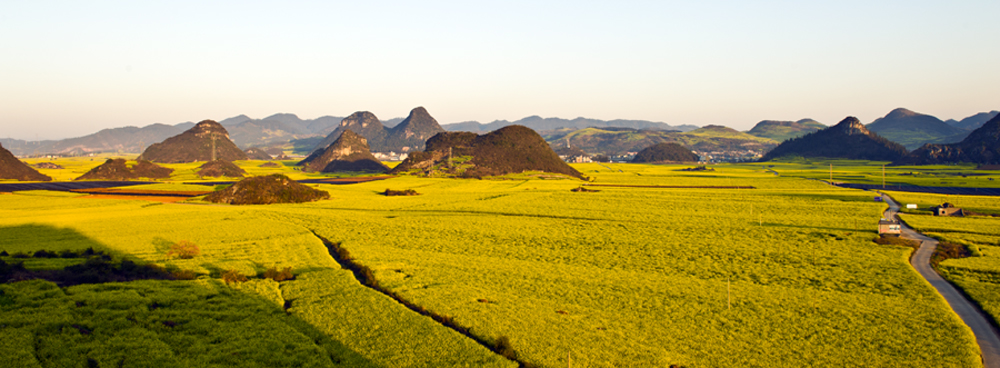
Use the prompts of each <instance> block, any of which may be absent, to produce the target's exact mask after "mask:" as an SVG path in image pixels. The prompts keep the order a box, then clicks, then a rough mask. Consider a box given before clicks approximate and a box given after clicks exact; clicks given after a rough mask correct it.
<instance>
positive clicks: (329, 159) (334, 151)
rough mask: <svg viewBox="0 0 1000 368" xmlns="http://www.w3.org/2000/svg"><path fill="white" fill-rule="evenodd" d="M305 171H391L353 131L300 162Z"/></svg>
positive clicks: (346, 131)
mask: <svg viewBox="0 0 1000 368" xmlns="http://www.w3.org/2000/svg"><path fill="white" fill-rule="evenodd" d="M299 165H300V166H302V170H303V171H318V172H374V173H384V172H387V171H389V168H388V167H386V166H385V165H384V164H382V162H380V161H379V160H378V159H377V158H375V156H374V155H372V153H371V151H370V150H369V149H368V142H367V140H366V139H365V138H364V137H362V136H361V135H360V134H357V133H355V132H353V131H351V130H344V131H343V133H341V134H340V137H339V138H337V140H336V141H334V142H333V143H331V144H330V145H329V146H327V147H326V148H325V149H322V150H317V151H315V152H313V153H312V154H311V155H309V157H307V158H306V159H305V160H302V161H301V162H299Z"/></svg>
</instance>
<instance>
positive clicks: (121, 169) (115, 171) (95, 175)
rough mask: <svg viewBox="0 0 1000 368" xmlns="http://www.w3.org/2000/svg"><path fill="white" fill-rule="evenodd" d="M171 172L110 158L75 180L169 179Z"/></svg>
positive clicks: (141, 161)
mask: <svg viewBox="0 0 1000 368" xmlns="http://www.w3.org/2000/svg"><path fill="white" fill-rule="evenodd" d="M173 171H174V169H171V168H166V167H163V166H160V165H157V164H154V163H152V162H149V161H145V160H139V161H133V162H129V161H126V160H125V159H123V158H112V159H108V160H107V161H105V162H104V163H103V164H101V165H99V166H97V167H95V168H93V169H90V171H88V172H87V173H86V174H83V175H81V176H80V177H79V178H76V179H75V180H135V179H142V178H146V179H165V178H169V177H170V173H172V172H173Z"/></svg>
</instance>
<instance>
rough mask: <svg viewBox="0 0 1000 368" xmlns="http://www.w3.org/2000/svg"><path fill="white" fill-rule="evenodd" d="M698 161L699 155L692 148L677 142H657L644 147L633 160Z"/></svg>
mask: <svg viewBox="0 0 1000 368" xmlns="http://www.w3.org/2000/svg"><path fill="white" fill-rule="evenodd" d="M693 161H695V162H696V161H698V155H696V154H694V153H693V152H691V150H689V149H687V148H684V146H681V145H679V144H677V143H657V144H654V145H652V146H649V147H646V148H643V149H642V151H639V153H636V154H635V158H634V159H632V162H635V163H653V162H693Z"/></svg>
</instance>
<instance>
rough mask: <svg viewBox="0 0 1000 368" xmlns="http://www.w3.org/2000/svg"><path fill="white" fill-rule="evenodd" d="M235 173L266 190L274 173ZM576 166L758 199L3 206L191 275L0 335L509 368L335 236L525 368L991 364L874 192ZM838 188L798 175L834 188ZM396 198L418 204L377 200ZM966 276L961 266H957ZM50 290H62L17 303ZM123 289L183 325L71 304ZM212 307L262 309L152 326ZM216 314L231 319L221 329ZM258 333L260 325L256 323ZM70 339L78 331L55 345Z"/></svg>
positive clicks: (466, 190) (484, 183)
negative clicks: (176, 248)
mask: <svg viewBox="0 0 1000 368" xmlns="http://www.w3.org/2000/svg"><path fill="white" fill-rule="evenodd" d="M248 162H252V161H248ZM166 166H168V167H173V168H178V169H182V168H181V167H180V166H178V165H166ZM241 166H242V167H243V168H244V169H247V170H248V171H250V169H251V168H253V167H259V163H255V164H242V165H241ZM196 167H197V166H192V168H190V169H191V172H192V173H193V170H194V169H196ZM574 167H575V168H576V169H577V170H579V171H580V172H582V173H583V174H584V175H586V176H588V177H590V178H592V179H593V183H594V184H622V185H636V186H639V185H661V186H665V185H677V186H744V187H746V186H752V187H754V188H755V189H712V188H701V189H698V188H690V189H665V188H641V187H597V186H594V187H590V188H591V189H595V190H599V191H598V192H571V191H570V189H573V188H577V187H580V186H581V184H586V183H587V182H585V181H579V180H552V179H547V176H540V175H534V174H531V173H528V174H518V175H510V176H507V177H504V178H496V179H494V180H458V179H442V178H416V177H398V178H393V179H388V180H383V181H375V182H367V183H361V184H353V185H326V184H312V185H313V186H314V187H318V188H320V189H323V190H326V191H328V192H329V193H330V195H331V199H330V200H325V201H319V202H313V203H307V204H296V205H273V206H216V205H212V206H209V205H197V204H159V203H155V202H146V201H126V200H90V199H86V198H85V197H67V196H65V195H60V194H52V195H48V192H40V193H39V192H34V193H30V194H32V195H22V194H20V193H15V194H12V195H2V196H0V234H2V235H3V236H2V237H0V250H5V251H7V252H9V253H15V252H32V251H35V250H39V249H47V250H52V251H60V250H64V249H81V248H86V247H95V249H96V248H100V249H103V250H106V251H108V252H110V253H112V254H114V255H115V256H116V257H125V258H130V259H135V260H139V261H144V262H151V263H154V264H158V265H161V266H163V267H165V268H167V269H170V270H189V271H193V272H195V273H196V274H197V275H199V278H198V279H197V280H192V281H135V282H129V283H123V284H121V285H120V286H118V287H116V288H112V289H106V288H102V286H101V285H79V286H73V287H67V288H54V286H52V284H51V283H47V282H42V281H32V283H30V284H28V283H14V284H9V285H4V286H3V288H4V289H3V290H4V292H5V294H4V295H5V296H4V298H6V299H4V300H9V302H4V303H0V309H2V310H3V314H2V316H3V317H0V319H4V321H0V324H4V325H6V326H15V325H14V324H13V322H6V321H7V320H11V321H14V320H20V321H24V320H25V319H26V318H28V316H29V315H31V313H34V312H33V309H31V308H29V307H30V306H33V305H36V304H37V305H42V304H44V303H49V304H51V305H52V307H51V308H53V310H60V309H59V308H63V309H66V310H65V311H61V312H59V313H61V314H60V316H61V317H59V318H62V319H60V320H58V321H52V322H51V323H43V324H31V323H27V322H22V323H21V324H18V325H16V326H17V327H16V329H15V328H4V329H3V333H4V334H5V336H11V338H12V339H15V338H16V339H19V340H9V341H21V342H22V343H23V342H25V341H41V340H45V341H53V342H52V343H51V344H53V345H52V346H69V344H72V343H73V342H74V341H78V339H89V340H88V341H89V342H88V344H89V345H87V344H82V345H80V347H77V348H73V349H75V350H73V349H69V348H66V349H64V350H66V351H62V350H60V351H59V352H58V353H53V354H50V355H51V356H58V357H83V358H81V359H78V360H77V361H78V363H74V364H80V365H83V364H86V359H87V358H86V357H92V358H93V359H100V360H101V361H102V362H105V361H107V362H111V361H113V360H114V359H118V357H117V356H115V355H114V354H110V353H107V354H105V355H101V354H104V353H101V352H102V351H105V350H107V349H108V346H115V345H114V344H115V342H114V341H118V340H115V338H116V336H121V337H120V339H124V338H125V337H126V336H129V335H128V334H136V336H148V337H149V339H151V340H150V341H153V340H152V339H154V338H155V341H157V342H155V344H157V346H158V347H159V348H158V349H159V350H163V351H170V352H171V354H172V355H171V354H167V355H169V356H170V358H169V359H173V360H172V361H176V362H180V363H179V364H181V365H184V364H194V365H200V363H199V362H202V361H201V360H197V359H213V358H211V356H215V355H212V353H205V354H204V355H205V357H201V356H200V354H194V355H192V354H188V353H186V352H184V351H182V349H181V348H180V346H182V345H183V344H184V343H182V342H183V341H190V342H191V344H192V345H195V346H199V349H204V350H202V351H206V352H210V351H226V352H229V350H226V349H236V347H232V346H229V345H227V344H229V343H231V342H227V341H226V339H225V338H221V340H222V341H223V342H218V341H219V340H220V338H218V337H214V336H216V335H212V334H214V333H225V334H227V335H236V336H244V335H245V334H248V333H260V332H261V331H263V332H264V333H266V334H270V335H269V336H271V337H273V339H271V340H269V339H261V340H260V341H259V342H254V343H255V344H260V345H258V346H267V344H270V343H272V342H271V341H274V340H281V341H283V342H287V345H286V348H287V349H288V351H290V352H293V353H290V354H289V356H290V358H289V359H290V360H288V363H275V364H278V365H288V364H291V365H295V364H297V363H296V362H305V363H302V364H312V363H309V362H312V361H311V360H305V359H307V358H309V357H312V358H315V356H312V355H311V353H310V352H317V353H316V355H320V356H324V357H330V358H329V359H327V360H322V362H323V364H327V363H326V362H327V361H329V362H330V363H329V364H338V363H337V362H338V361H339V362H340V364H342V365H345V366H516V363H514V362H512V361H509V360H506V359H505V358H502V357H500V356H499V355H497V354H494V353H493V352H491V351H489V350H488V349H487V348H485V347H483V346H482V345H480V344H479V343H477V342H476V341H474V340H473V339H470V338H468V337H466V336H463V335H462V334H460V333H458V332H455V331H453V330H451V329H449V328H447V327H444V326H442V325H441V324H438V323H437V322H435V321H434V320H432V319H431V318H428V317H426V316H422V315H420V314H418V313H416V312H414V311H411V310H410V309H407V307H404V306H403V305H401V304H399V303H397V302H395V301H394V300H392V299H391V298H389V297H387V296H385V295H383V294H381V293H379V292H377V291H375V290H372V289H370V288H367V287H365V286H363V285H361V284H360V283H358V281H357V280H355V278H354V275H353V274H352V273H351V272H350V271H347V270H343V269H341V266H340V265H339V264H338V263H337V262H336V261H335V260H334V259H332V258H331V257H330V254H329V250H328V249H327V247H326V246H325V245H324V244H323V242H322V241H321V240H320V238H318V237H317V236H316V235H319V236H321V237H322V238H325V239H328V240H329V241H331V242H335V243H338V244H339V246H340V247H342V248H343V249H346V250H347V251H349V252H350V254H351V255H352V258H353V262H356V263H357V264H359V265H361V266H364V267H366V268H367V269H370V270H371V271H372V274H373V276H374V278H375V279H377V280H378V282H379V284H380V286H381V287H382V288H384V289H386V290H388V291H391V292H392V293H394V294H395V295H397V296H398V297H400V298H402V299H404V300H406V301H407V302H408V303H410V304H413V305H418V306H420V307H421V308H424V309H426V310H427V311H429V312H430V313H433V314H435V315H438V316H446V317H448V318H449V319H450V320H452V321H453V322H454V324H455V325H458V326H462V327H464V328H466V329H468V332H469V334H471V335H472V336H473V337H475V339H476V340H479V341H481V342H486V343H487V344H488V345H490V344H493V343H494V342H497V341H509V345H510V347H511V348H512V349H513V350H514V351H515V352H516V356H517V358H518V360H520V361H523V362H527V363H531V364H535V365H538V366H544V367H562V366H566V365H567V363H569V362H567V359H572V364H573V366H580V367H605V366H607V367H611V366H669V365H671V364H678V365H681V366H686V367H713V366H786V367H799V366H805V365H808V366H837V367H839V366H925V365H929V366H956V367H977V366H981V363H980V361H979V356H978V354H979V352H978V348H977V347H976V345H975V341H974V339H973V337H972V334H971V332H970V331H969V330H968V329H967V328H966V327H965V326H964V325H962V323H961V321H960V320H958V318H957V317H956V316H955V315H954V314H953V313H952V312H951V311H950V310H949V309H948V306H947V305H946V304H945V303H944V302H943V300H941V298H940V297H938V296H937V295H936V294H935V292H934V291H933V289H931V288H930V287H929V286H928V285H927V284H926V283H925V282H924V281H923V280H922V279H920V278H919V276H918V275H917V274H916V273H915V272H913V270H912V269H911V268H910V266H909V265H908V264H907V257H908V255H909V249H906V248H901V247H893V246H886V245H878V244H875V243H873V242H872V241H871V240H872V238H874V237H875V231H874V223H875V222H876V221H877V220H878V218H879V217H880V216H881V211H882V210H884V208H885V205H884V204H881V203H876V202H873V201H872V195H871V193H870V192H864V191H858V190H850V189H842V188H837V187H831V186H828V185H825V184H823V183H820V182H818V181H814V180H804V179H801V178H793V177H787V176H786V175H784V174H782V175H780V176H775V175H773V173H772V172H770V171H766V170H765V169H763V168H761V166H760V165H723V166H717V167H716V170H715V171H710V172H685V171H677V169H680V168H683V167H684V166H658V165H635V164H581V165H574ZM774 169H775V170H777V171H779V172H782V171H783V168H782V167H775V168H774ZM788 169H789V170H790V169H791V168H788ZM823 169H824V168H820V169H819V170H818V171H817V170H816V169H809V168H804V167H798V168H796V169H795V170H798V171H800V172H811V171H810V170H812V171H815V173H813V174H810V175H816V176H819V177H822V175H823V172H822V170H823ZM280 170H285V168H280V169H279V171H280ZM178 171H183V170H178ZM288 171H290V172H294V173H298V172H295V171H293V170H291V169H290V168H289V169H288ZM46 174H48V173H46ZM251 174H254V172H251ZM174 175H175V176H176V175H182V177H183V178H186V176H183V175H186V174H178V172H177V171H175V173H174ZM300 175H303V174H300ZM172 179H173V178H172ZM178 180H187V179H178ZM156 185H157V186H160V187H153V188H157V189H160V190H182V189H181V188H186V187H188V186H181V187H174V186H172V184H156ZM209 188H211V187H209ZM387 188H389V189H393V190H404V189H413V190H416V191H417V192H418V193H420V195H416V196H400V197H386V196H383V195H381V194H380V193H382V192H384V191H385V190H386V189H387ZM25 194H28V193H25ZM181 240H188V241H191V242H194V243H195V244H198V245H199V247H200V250H201V253H200V254H199V255H198V256H196V257H194V258H191V259H176V258H172V257H168V256H167V253H168V250H169V247H170V245H171V244H173V243H175V242H178V241H181ZM3 259H4V260H8V261H12V259H10V258H3ZM955 261H964V260H949V261H946V264H948V263H949V262H955ZM272 267H276V268H283V267H291V268H292V269H293V270H294V273H295V279H294V280H288V281H281V282H274V281H271V280H264V279H260V278H259V277H257V275H260V274H261V273H262V272H264V270H265V269H268V268H272ZM225 270H235V271H237V272H239V273H241V274H244V275H249V276H250V278H251V281H249V282H247V283H243V284H233V285H231V286H226V284H224V283H222V282H221V281H219V280H218V279H219V278H220V277H221V274H222V273H223V272H224V271H225ZM102 285H107V284H102ZM185 288H186V289H185ZM41 289H44V290H49V291H46V293H47V294H45V295H44V296H32V297H21V296H19V295H35V294H37V293H41V291H37V290H41ZM178 290H189V292H181V291H178ZM123 293H126V294H129V295H133V293H134V294H136V295H139V296H138V297H134V296H130V298H139V299H135V300H134V302H125V301H122V302H121V306H120V308H121V309H125V310H127V309H128V308H133V307H137V306H141V307H142V308H141V309H144V310H148V309H149V308H148V304H150V303H151V301H157V300H163V301H164V302H163V303H160V304H167V302H170V301H174V304H173V305H176V308H177V309H175V310H173V311H171V310H170V308H162V309H163V311H160V310H161V309H156V310H153V311H147V312H143V313H137V314H136V316H135V317H133V319H137V320H140V321H143V323H145V324H143V323H136V324H131V323H132V322H130V320H128V319H127V318H126V317H129V315H128V314H127V313H125V314H122V313H119V312H117V311H116V310H110V309H109V310H98V308H99V307H98V306H97V305H95V306H94V307H93V308H94V309H93V310H89V309H88V310H82V311H76V310H74V308H73V307H72V306H73V304H71V303H69V304H68V303H67V302H65V301H76V300H84V299H87V298H94V299H95V300H96V299H101V300H110V301H113V300H117V298H118V297H119V295H124V294H123ZM209 295H217V296H214V297H211V298H209ZM142 298H145V299H142ZM157 298H159V299H157ZM31 300H39V301H38V302H29V301H31ZM87 300H90V299H87ZM181 300H187V302H186V303H188V304H184V303H181V302H180V301H181ZM207 300H220V303H223V304H221V305H234V306H235V305H242V304H247V303H249V304H252V305H253V306H254V307H253V308H250V310H249V311H247V312H246V313H242V314H241V313H237V312H233V313H235V315H237V316H238V317H237V316H233V317H231V318H232V320H233V323H227V324H225V326H224V327H225V330H221V328H222V326H220V330H221V331H222V332H216V331H200V330H198V331H186V332H184V333H186V334H188V335H185V334H181V332H171V331H173V330H164V331H161V328H160V327H159V325H156V323H160V325H162V320H163V319H164V318H168V317H165V316H161V315H158V314H157V313H179V312H178V311H182V310H185V308H187V310H194V309H199V308H200V307H199V305H202V304H204V303H209V304H211V302H209V301H207ZM30 303H36V304H30ZM158 303H159V302H158ZM199 303H202V304H199ZM225 303H230V304H225ZM67 304H68V306H67ZM84 304H85V305H91V304H88V303H84ZM140 304H141V305H140ZM46 305H48V304H46ZM213 305H215V304H213ZM285 307H287V308H288V309H287V312H288V313H287V315H286V314H285V313H282V308H285ZM87 308H91V307H87ZM101 308H103V307H101ZM109 308H110V307H109ZM220 308H221V309H220V310H219V311H218V313H224V312H226V311H225V310H224V309H225V308H222V307H220ZM105 309H108V308H105ZM234 309H236V308H234ZM158 311H160V312H158ZM112 312H113V313H112ZM226 313H228V312H226ZM100 316H107V317H100ZM121 316H124V317H121ZM253 316H260V317H259V318H257V317H253ZM102 318H107V319H108V320H111V321H117V322H115V323H110V322H109V323H105V322H100V321H98V320H99V319H102ZM116 318H117V319H116ZM169 318H174V317H169ZM205 318H210V317H205ZM254 320H260V321H261V322H260V324H259V325H257V324H251V323H247V321H254ZM81 321H83V322H81ZM241 321H242V322H241ZM154 322H156V323H154ZM80 323H84V324H86V325H87V327H88V328H92V331H93V333H92V334H90V335H86V336H84V337H81V336H83V335H81V334H80V333H79V332H74V331H77V330H70V327H67V326H72V325H73V324H78V325H79V324H80ZM198 323H199V324H202V323H208V322H198ZM56 328H61V329H62V331H63V332H61V333H58V332H56V333H53V332H52V331H53V329H56ZM229 329H231V330H229ZM66 331H69V332H66ZM254 331H258V332H254ZM174 335H177V336H174ZM99 338H100V339H104V340H98V339H99ZM5 340H6V339H5ZM102 341H105V342H102ZM150 344H153V342H150ZM4 346H5V347H3V349H4V350H3V354H5V355H6V354H15V353H17V354H19V355H17V356H19V357H23V359H25V361H32V359H35V360H37V362H38V363H39V364H40V365H41V366H59V364H58V363H54V362H57V361H56V360H46V359H47V358H45V357H47V356H50V355H44V356H43V355H41V354H40V353H38V352H33V351H31V350H25V351H21V350H17V349H16V348H17V347H18V346H20V345H18V344H17V343H10V342H7V343H5V345H4ZM11 346H13V347H11ZM227 346H228V347H227ZM88 349H89V350H88ZM101 349H105V350H101ZM164 349H166V350H164ZM212 349H215V350H212ZM236 350H238V349H236ZM247 353H248V354H249V352H247ZM32 354H34V355H33V356H32ZM196 355H197V356H196ZM60 359H63V358H60ZM65 359H70V358H65ZM292 359H299V360H292ZM206 361H208V362H212V361H211V360H206ZM224 362H225V361H223V363H218V364H225V363H224ZM317 365H319V363H317ZM102 366H103V365H102Z"/></svg>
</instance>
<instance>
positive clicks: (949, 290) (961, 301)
mask: <svg viewBox="0 0 1000 368" xmlns="http://www.w3.org/2000/svg"><path fill="white" fill-rule="evenodd" d="M882 198H884V199H885V201H886V203H888V204H889V209H888V210H887V211H886V214H885V216H886V218H891V215H892V213H894V212H897V211H899V204H897V203H896V202H895V201H893V200H892V198H890V197H889V196H887V195H882ZM902 231H903V234H902V237H903V238H906V239H912V240H917V241H919V242H920V249H918V250H917V252H916V253H914V254H913V257H911V258H910V265H912V266H913V268H914V269H916V270H917V273H919V274H920V276H922V277H923V278H924V279H925V280H927V282H929V283H930V284H931V286H934V288H935V289H937V291H938V293H939V294H941V296H942V297H944V299H945V301H947V302H948V305H950V306H951V309H952V310H953V311H955V314H958V316H959V317H960V318H961V319H962V321H963V322H965V324H966V325H968V326H969V328H970V329H972V333H973V334H975V335H976V343H977V344H979V350H980V351H981V352H982V357H983V366H984V367H986V368H1000V337H998V336H997V331H996V329H994V328H993V326H992V325H991V324H990V323H989V322H988V321H987V320H986V317H985V316H984V315H983V314H982V312H980V311H979V309H978V308H976V307H975V306H974V305H973V304H972V303H971V302H970V301H969V300H968V299H966V298H965V296H964V295H962V294H961V293H960V292H959V291H958V290H957V289H955V287H954V286H952V285H951V283H949V282H948V281H945V279H944V278H943V277H941V275H939V274H938V273H937V271H934V269H933V268H932V267H931V256H932V255H933V254H934V250H935V249H937V244H938V242H937V240H935V239H933V238H929V237H927V236H924V235H923V234H921V233H918V232H916V231H915V230H913V229H911V228H910V227H909V226H906V224H902Z"/></svg>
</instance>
